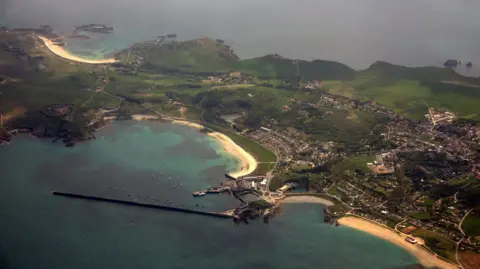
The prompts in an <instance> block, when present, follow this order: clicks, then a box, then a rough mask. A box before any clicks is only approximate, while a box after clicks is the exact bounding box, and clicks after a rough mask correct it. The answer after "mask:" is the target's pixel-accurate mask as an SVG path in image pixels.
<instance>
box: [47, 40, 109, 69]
mask: <svg viewBox="0 0 480 269" xmlns="http://www.w3.org/2000/svg"><path fill="white" fill-rule="evenodd" d="M38 38H40V39H41V40H42V41H43V43H45V46H47V48H48V49H49V50H50V51H51V52H53V53H54V54H56V55H57V56H60V57H62V58H65V59H68V60H71V61H75V62H81V63H87V64H109V63H114V62H116V61H117V60H115V59H113V58H110V59H103V60H90V59H84V58H81V57H78V56H75V55H73V54H71V53H70V52H68V51H66V50H65V49H64V48H63V47H60V46H57V45H54V43H53V42H52V40H50V39H48V38H46V37H43V36H38Z"/></svg>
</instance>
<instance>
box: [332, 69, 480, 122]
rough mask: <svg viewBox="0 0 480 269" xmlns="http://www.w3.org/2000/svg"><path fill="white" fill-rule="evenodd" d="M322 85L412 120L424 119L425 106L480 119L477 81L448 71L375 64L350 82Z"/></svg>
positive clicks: (479, 84) (334, 82)
mask: <svg viewBox="0 0 480 269" xmlns="http://www.w3.org/2000/svg"><path fill="white" fill-rule="evenodd" d="M325 84H326V86H325V88H326V89H327V90H328V91H329V92H330V93H332V94H337V95H342V96H346V97H349V98H355V99H360V100H366V99H369V100H374V101H377V102H378V103H380V104H382V105H385V106H386V107H388V108H390V109H392V110H394V111H396V112H397V113H401V114H404V115H405V116H407V117H409V118H412V119H419V120H421V119H424V115H425V114H426V113H427V109H428V106H430V107H435V108H442V109H447V110H450V111H453V112H455V113H457V114H458V115H459V116H461V117H470V118H473V119H480V117H479V116H478V114H480V107H479V106H478V102H479V101H480V79H478V78H470V77H464V76H462V75H459V74H456V73H455V72H453V71H452V70H451V69H447V68H437V67H418V68H409V67H403V66H397V65H392V64H389V63H385V62H377V63H375V64H373V65H372V66H371V67H370V68H369V69H367V70H364V71H360V72H358V73H357V76H356V78H355V79H354V80H352V81H338V80H337V81H330V82H327V83H325Z"/></svg>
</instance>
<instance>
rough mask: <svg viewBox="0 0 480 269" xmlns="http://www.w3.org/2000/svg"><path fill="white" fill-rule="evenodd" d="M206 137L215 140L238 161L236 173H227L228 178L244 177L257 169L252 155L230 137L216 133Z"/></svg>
mask: <svg viewBox="0 0 480 269" xmlns="http://www.w3.org/2000/svg"><path fill="white" fill-rule="evenodd" d="M208 135H209V136H211V137H213V138H215V139H217V140H218V141H219V142H220V143H221V144H222V146H223V149H224V150H225V151H226V152H228V153H230V154H232V155H234V156H235V157H236V158H238V159H239V160H240V167H239V169H238V170H237V171H232V172H230V173H228V174H229V175H230V176H232V177H234V178H238V177H242V176H246V175H248V174H251V173H252V172H253V171H255V169H257V160H255V158H253V156H252V155H250V154H249V153H248V152H246V151H245V150H244V149H243V148H241V147H240V146H239V145H237V144H236V143H235V142H233V140H232V139H230V137H228V136H226V135H224V134H222V133H217V132H213V133H208Z"/></svg>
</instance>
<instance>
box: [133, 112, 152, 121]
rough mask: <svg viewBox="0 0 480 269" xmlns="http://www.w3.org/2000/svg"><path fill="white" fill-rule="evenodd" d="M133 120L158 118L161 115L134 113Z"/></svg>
mask: <svg viewBox="0 0 480 269" xmlns="http://www.w3.org/2000/svg"><path fill="white" fill-rule="evenodd" d="M132 119H133V120H139V121H140V120H158V119H159V117H157V116H152V115H143V114H137V115H132Z"/></svg>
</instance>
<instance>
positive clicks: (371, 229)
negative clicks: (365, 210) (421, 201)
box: [338, 216, 458, 269]
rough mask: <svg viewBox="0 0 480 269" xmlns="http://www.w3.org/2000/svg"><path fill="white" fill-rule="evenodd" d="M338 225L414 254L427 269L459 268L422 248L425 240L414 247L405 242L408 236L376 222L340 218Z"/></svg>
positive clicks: (419, 239)
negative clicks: (437, 268) (369, 235)
mask: <svg viewBox="0 0 480 269" xmlns="http://www.w3.org/2000/svg"><path fill="white" fill-rule="evenodd" d="M338 223H340V225H343V226H347V227H350V228H353V229H356V230H360V231H363V232H366V233H368V234H371V235H374V236H377V237H380V238H382V239H383V240H386V241H388V242H390V243H392V244H395V245H397V246H399V247H401V248H403V249H404V250H406V251H408V252H409V253H410V254H412V255H413V256H414V257H415V258H417V260H418V261H419V262H420V263H421V264H422V265H424V266H426V267H433V266H437V267H439V268H442V269H455V268H458V266H456V265H454V264H452V263H449V262H446V261H444V260H442V259H440V258H438V257H436V255H435V254H433V253H431V252H429V251H428V250H426V249H424V248H423V247H422V246H421V242H423V240H422V239H421V238H417V239H418V241H419V242H420V243H418V244H416V245H413V244H410V243H408V242H407V241H405V238H406V237H407V236H406V235H399V234H397V233H396V232H395V231H393V230H390V229H388V228H385V227H382V226H381V225H378V224H375V223H374V222H371V221H367V220H365V219H362V218H359V217H355V216H346V217H343V218H340V219H339V220H338Z"/></svg>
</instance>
